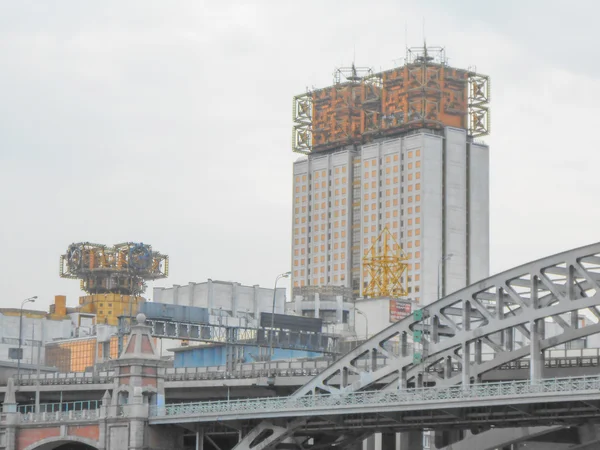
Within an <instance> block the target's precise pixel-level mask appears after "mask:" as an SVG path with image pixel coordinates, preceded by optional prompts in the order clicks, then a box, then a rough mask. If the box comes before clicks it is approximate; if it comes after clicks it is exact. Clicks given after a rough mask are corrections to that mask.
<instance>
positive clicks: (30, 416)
mask: <svg viewBox="0 0 600 450" xmlns="http://www.w3.org/2000/svg"><path fill="white" fill-rule="evenodd" d="M99 417H100V410H99V409H83V410H80V411H56V412H41V413H31V412H30V413H27V414H22V415H21V423H40V422H68V421H86V420H96V419H98V418H99Z"/></svg>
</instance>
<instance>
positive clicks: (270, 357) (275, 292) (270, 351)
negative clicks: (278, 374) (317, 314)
mask: <svg viewBox="0 0 600 450" xmlns="http://www.w3.org/2000/svg"><path fill="white" fill-rule="evenodd" d="M291 274H292V272H285V273H282V274H280V275H277V278H275V288H274V289H273V305H272V307H271V330H270V331H269V378H270V377H271V361H272V360H273V334H274V333H273V325H274V323H275V298H276V296H277V282H278V281H279V279H280V278H288V277H289V276H290V275H291Z"/></svg>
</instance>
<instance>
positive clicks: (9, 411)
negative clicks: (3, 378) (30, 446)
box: [0, 378, 19, 450]
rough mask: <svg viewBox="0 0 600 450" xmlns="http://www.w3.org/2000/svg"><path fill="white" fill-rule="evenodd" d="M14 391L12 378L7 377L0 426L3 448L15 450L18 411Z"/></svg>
mask: <svg viewBox="0 0 600 450" xmlns="http://www.w3.org/2000/svg"><path fill="white" fill-rule="evenodd" d="M15 393H16V389H15V383H14V379H13V378H9V379H8V383H7V385H6V394H5V395H4V404H3V405H2V414H3V415H4V417H5V420H4V421H2V422H1V423H0V428H4V440H5V443H6V447H5V449H4V450H16V448H17V426H18V425H19V413H18V412H17V400H16V397H15Z"/></svg>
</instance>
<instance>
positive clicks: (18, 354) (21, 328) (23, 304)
mask: <svg viewBox="0 0 600 450" xmlns="http://www.w3.org/2000/svg"><path fill="white" fill-rule="evenodd" d="M36 298H37V295H35V296H33V297H29V298H26V299H25V300H23V301H22V302H21V311H20V312H19V349H18V350H17V356H18V359H17V384H18V385H19V386H20V385H21V357H22V355H21V350H22V344H23V342H22V341H23V307H24V306H25V303H33V302H35V299H36Z"/></svg>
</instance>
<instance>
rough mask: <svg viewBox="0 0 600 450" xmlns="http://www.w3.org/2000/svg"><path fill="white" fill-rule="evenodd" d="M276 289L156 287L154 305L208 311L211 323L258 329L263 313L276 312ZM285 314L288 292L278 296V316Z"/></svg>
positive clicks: (211, 284)
mask: <svg viewBox="0 0 600 450" xmlns="http://www.w3.org/2000/svg"><path fill="white" fill-rule="evenodd" d="M273 294H274V292H273V289H269V288H263V287H260V286H258V285H254V286H244V285H242V284H240V283H236V282H232V281H218V280H210V279H209V280H208V281H206V282H203V283H189V284H187V285H184V286H180V285H174V286H173V287H170V288H164V287H155V288H154V295H153V297H154V299H153V300H154V302H157V303H168V304H174V305H184V306H197V307H201V308H207V309H208V311H209V314H210V316H211V317H210V322H211V323H222V324H225V325H231V326H252V327H254V326H256V324H257V323H258V321H259V320H260V313H261V312H269V313H270V312H271V310H272V309H273ZM284 312H285V288H278V289H277V292H276V294H275V313H277V314H284Z"/></svg>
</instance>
